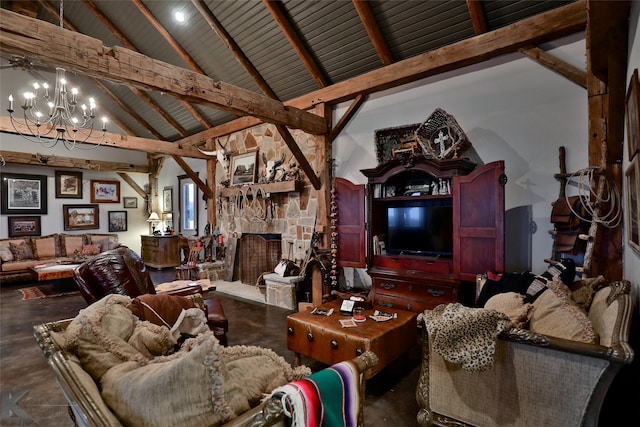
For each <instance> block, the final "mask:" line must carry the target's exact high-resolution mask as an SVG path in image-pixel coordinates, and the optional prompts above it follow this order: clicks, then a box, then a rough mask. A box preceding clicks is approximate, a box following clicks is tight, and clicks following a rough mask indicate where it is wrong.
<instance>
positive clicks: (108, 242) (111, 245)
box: [91, 237, 120, 252]
mask: <svg viewBox="0 0 640 427" xmlns="http://www.w3.org/2000/svg"><path fill="white" fill-rule="evenodd" d="M91 244H92V245H100V247H101V248H102V251H103V252H104V251H109V250H111V249H115V248H117V247H118V246H120V243H118V242H116V241H115V240H113V239H112V238H110V237H107V238H105V239H97V238H94V237H91Z"/></svg>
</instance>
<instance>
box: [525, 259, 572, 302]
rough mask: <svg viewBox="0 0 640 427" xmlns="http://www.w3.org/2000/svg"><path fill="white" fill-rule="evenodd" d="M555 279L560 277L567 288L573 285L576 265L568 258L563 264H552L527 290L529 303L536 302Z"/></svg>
mask: <svg viewBox="0 0 640 427" xmlns="http://www.w3.org/2000/svg"><path fill="white" fill-rule="evenodd" d="M555 277H559V278H560V280H562V283H564V284H565V285H567V286H569V285H570V284H572V283H573V279H574V278H575V277H576V264H575V263H574V262H573V260H572V259H570V258H566V259H563V260H562V262H556V263H552V264H550V265H549V268H547V271H545V272H544V273H542V274H541V275H539V276H536V277H535V279H534V280H533V281H532V282H531V284H530V285H529V287H528V288H527V290H526V295H527V300H528V302H533V301H535V300H536V298H538V297H539V296H540V295H541V294H542V293H543V292H544V291H545V290H546V289H547V283H548V282H549V281H550V280H553V279H554V278H555Z"/></svg>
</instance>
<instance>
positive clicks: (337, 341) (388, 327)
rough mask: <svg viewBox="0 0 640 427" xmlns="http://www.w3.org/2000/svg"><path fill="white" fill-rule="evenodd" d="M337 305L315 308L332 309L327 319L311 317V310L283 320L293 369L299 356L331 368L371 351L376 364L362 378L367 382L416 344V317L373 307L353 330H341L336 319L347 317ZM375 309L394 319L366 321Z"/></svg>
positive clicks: (330, 304) (335, 303) (413, 314)
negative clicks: (291, 353) (393, 314)
mask: <svg viewBox="0 0 640 427" xmlns="http://www.w3.org/2000/svg"><path fill="white" fill-rule="evenodd" d="M340 303H341V301H340V300H336V301H331V302H329V303H326V304H323V305H322V306H320V307H318V308H319V309H322V310H328V309H330V308H333V311H334V312H333V314H332V315H331V316H323V315H316V314H311V310H305V311H300V312H298V313H294V314H291V315H289V316H288V317H287V347H288V348H289V350H292V351H294V352H295V353H296V358H295V363H296V364H297V365H299V364H300V356H301V355H302V356H306V357H309V358H311V359H314V360H317V361H319V362H322V363H324V364H327V365H333V364H335V363H338V362H342V361H345V360H349V359H353V358H354V357H356V356H359V355H360V354H362V353H364V352H365V351H373V352H374V353H375V354H376V355H377V356H378V359H379V361H378V364H377V365H376V366H374V367H373V368H372V369H371V370H369V371H368V372H367V374H366V378H371V377H372V376H374V375H375V374H377V373H378V372H379V371H380V370H381V369H382V368H384V367H385V366H387V365H389V364H390V363H391V362H392V361H394V360H396V359H397V358H398V357H400V356H401V355H403V354H405V353H406V352H407V351H408V350H409V349H410V348H411V347H413V346H414V345H415V344H416V341H417V337H418V324H417V321H416V317H417V314H416V313H413V312H410V311H403V310H388V309H385V308H384V307H374V308H373V309H370V310H365V315H366V316H367V320H366V321H365V322H362V323H358V326H357V327H354V328H343V327H342V325H341V324H340V319H350V318H351V317H350V316H344V315H341V314H340ZM375 309H378V310H381V311H389V312H393V313H397V315H398V317H397V318H395V319H391V320H389V321H386V322H376V321H375V320H373V319H370V318H369V317H368V316H370V315H372V314H373V312H374V310H375Z"/></svg>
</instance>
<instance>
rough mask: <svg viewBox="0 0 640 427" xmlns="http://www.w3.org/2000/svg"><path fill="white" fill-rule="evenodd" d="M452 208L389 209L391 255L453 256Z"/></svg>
mask: <svg viewBox="0 0 640 427" xmlns="http://www.w3.org/2000/svg"><path fill="white" fill-rule="evenodd" d="M452 215H453V211H452V208H451V206H399V207H389V208H388V209H387V221H388V222H387V225H388V228H387V236H386V240H387V241H386V243H385V245H386V248H387V251H388V252H389V253H391V254H396V255H397V254H401V253H402V254H413V255H425V256H436V255H441V256H451V254H452V252H453V217H452Z"/></svg>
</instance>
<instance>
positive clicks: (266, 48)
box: [2, 0, 571, 141]
mask: <svg viewBox="0 0 640 427" xmlns="http://www.w3.org/2000/svg"><path fill="white" fill-rule="evenodd" d="M570 2H571V1H556V0H552V1H531V0H519V1H511V0H509V1H491V0H483V1H481V4H482V7H483V10H484V13H485V18H486V22H487V25H488V28H489V30H495V29H497V28H500V27H503V26H505V25H509V24H511V23H513V22H516V21H518V20H521V19H524V18H527V17H529V16H533V15H536V14H539V13H542V12H544V11H547V10H550V9H553V8H556V7H560V6H563V5H565V4H567V3H570ZM93 3H94V5H95V6H96V7H97V8H98V9H99V10H100V12H102V13H103V14H104V15H105V16H106V17H108V19H109V20H110V21H111V22H112V23H113V25H114V26H115V27H117V28H118V29H119V30H120V31H121V32H122V33H124V34H125V35H126V37H127V38H128V39H129V40H130V41H131V43H132V44H133V45H134V46H135V48H136V49H137V50H138V51H139V52H141V53H143V54H145V55H147V56H149V57H152V58H155V59H158V60H161V61H164V62H167V63H170V64H174V65H177V66H180V67H184V68H187V69H190V67H189V65H188V64H187V63H186V62H185V60H183V58H182V57H181V56H180V54H179V53H177V52H176V51H175V50H174V48H173V47H172V46H171V44H170V43H169V42H168V41H166V40H165V39H164V38H163V37H162V36H161V35H160V33H159V32H158V31H157V30H156V28H154V26H153V25H152V24H151V23H150V22H149V20H148V19H147V18H146V17H145V16H144V15H143V13H141V11H140V10H139V8H138V7H137V6H136V5H135V2H133V1H105V0H98V1H94V2H93ZM142 3H143V4H144V6H145V7H146V8H148V9H149V11H150V12H151V13H152V14H153V16H154V18H155V19H156V20H157V21H158V22H159V23H160V24H161V25H162V26H163V27H164V28H165V29H166V31H167V32H168V33H169V34H170V35H171V36H172V37H173V39H174V40H175V41H176V42H177V44H178V45H179V46H180V47H181V48H182V49H183V50H184V52H186V53H187V54H188V55H189V57H190V58H192V59H193V61H194V62H195V63H196V64H197V65H198V66H199V67H200V68H201V69H202V70H204V72H205V73H206V74H207V75H208V76H210V77H211V78H213V79H215V80H218V81H223V82H226V83H229V84H232V85H235V86H238V87H241V88H244V89H248V90H251V91H254V92H258V93H260V92H261V90H260V89H259V86H258V84H256V82H255V81H254V79H253V78H252V77H251V76H250V75H249V74H248V73H247V72H246V71H245V70H244V68H243V67H242V66H241V65H240V64H239V62H238V61H237V60H236V58H235V57H234V56H233V54H232V53H231V52H230V50H229V49H228V48H227V46H226V45H225V43H223V42H222V41H221V40H220V39H219V38H218V37H217V36H216V34H215V33H214V32H213V31H212V29H211V28H210V26H209V24H208V23H207V22H206V20H205V19H204V18H203V16H202V15H201V14H200V13H199V12H198V10H197V9H196V7H195V6H194V5H193V4H192V3H191V2H187V1H169V0H158V1H148V0H147V1H143V2H142ZM201 3H202V4H203V5H204V6H205V7H206V8H208V9H209V10H210V11H211V13H212V14H213V16H215V18H216V19H217V20H218V21H219V22H220V23H221V25H222V26H223V27H224V29H225V30H226V32H227V33H228V34H229V35H230V36H231V38H232V39H233V40H234V41H235V43H236V44H237V45H238V46H239V48H240V49H241V51H242V53H243V54H244V55H246V57H247V58H248V59H249V61H250V62H251V63H252V64H253V66H254V67H255V68H256V69H257V70H258V72H259V73H260V75H261V76H262V78H263V79H264V80H265V81H266V82H267V84H268V85H269V87H270V88H271V89H272V90H273V91H274V92H275V94H276V96H277V97H278V99H280V100H281V101H286V100H290V99H293V98H296V97H299V96H302V95H305V94H308V93H310V92H313V91H314V90H317V89H318V85H317V84H316V82H315V81H314V79H313V77H312V75H311V74H310V72H309V71H308V70H307V69H306V67H305V66H304V64H303V62H302V61H301V60H300V58H299V57H298V55H297V54H296V51H295V49H294V48H293V47H292V45H291V44H290V43H289V41H288V40H287V38H286V36H285V34H284V33H283V31H282V30H281V29H280V26H279V25H278V23H277V22H276V20H275V19H274V17H273V16H272V15H271V13H270V11H269V9H268V8H267V6H266V5H265V4H264V3H263V2H261V1H257V0H253V1H226V0H225V1H220V0H215V1H214V0H205V1H202V2H201ZM10 4H11V2H6V1H3V2H2V7H5V8H10V6H11V5H10ZM368 5H369V7H370V8H371V11H372V12H373V15H374V16H375V19H376V21H377V24H378V25H379V27H380V30H381V32H382V34H383V37H384V40H385V42H386V43H387V44H388V46H389V48H390V50H391V52H392V55H393V60H394V61H400V60H403V59H407V58H410V57H413V56H416V55H420V54H422V53H425V52H428V51H430V50H433V49H437V48H439V47H442V46H445V45H449V44H452V43H455V42H458V41H460V40H464V39H467V38H470V37H473V36H474V35H475V33H474V28H473V25H472V21H471V16H470V13H469V10H468V8H467V3H466V2H465V1H462V0H449V1H439V0H429V1H416V0H409V1H399V0H394V1H385V0H372V1H369V2H368ZM51 6H52V8H53V9H58V2H52V3H51ZM278 6H279V7H280V8H281V9H282V11H283V12H284V14H285V16H286V17H287V21H288V23H289V24H290V25H291V27H292V28H293V29H294V30H295V32H296V34H297V35H298V37H299V38H300V39H301V41H302V43H303V46H304V48H306V49H307V50H308V51H309V53H310V55H311V57H312V58H313V60H314V61H315V62H316V64H317V65H318V67H319V69H320V70H321V73H322V74H323V76H324V78H325V79H326V80H327V81H328V83H329V84H334V83H338V82H341V81H344V80H347V79H349V78H352V77H356V76H358V75H361V74H363V73H366V72H369V71H372V70H376V69H378V68H381V67H382V66H383V65H382V62H381V60H380V58H379V57H378V54H377V53H376V50H375V48H374V45H373V43H372V41H371V39H370V38H369V36H368V35H367V31H366V29H365V26H364V24H363V23H362V21H361V19H360V17H359V16H358V13H357V11H356V8H355V7H354V5H353V3H352V2H350V1H344V0H336V1H333V0H325V1H318V0H304V1H302V0H283V1H281V2H278ZM176 10H181V11H183V12H184V13H185V16H186V21H185V22H184V23H182V24H179V23H177V22H176V21H175V20H174V18H173V14H174V12H175V11H176ZM37 17H38V18H39V19H46V20H48V21H50V22H53V23H56V24H57V23H58V22H59V21H58V18H57V17H53V16H52V15H51V14H50V13H49V12H47V11H40V12H39V13H38V16H37ZM64 17H65V19H66V20H68V22H69V23H70V24H72V25H73V26H74V27H76V28H77V29H78V31H80V32H82V33H84V34H87V35H90V36H92V37H95V38H98V39H100V40H102V41H103V42H104V44H105V45H106V46H113V45H118V46H120V45H121V43H120V42H119V40H118V38H117V37H115V36H114V35H113V34H112V33H111V31H110V30H109V29H107V28H106V27H105V26H104V25H103V23H102V22H101V21H100V20H99V19H98V18H96V16H95V15H94V14H93V13H92V12H91V11H90V10H89V8H87V6H86V5H85V4H84V2H80V1H66V2H65V3H64ZM3 65H6V57H5V56H4V55H3ZM83 85H91V81H90V79H83ZM105 85H106V86H107V87H108V88H109V89H110V90H111V91H112V92H113V94H114V96H115V97H117V98H118V99H119V100H120V102H122V103H123V104H124V105H126V106H128V107H130V108H131V109H132V110H133V111H135V112H136V113H137V114H138V115H139V117H141V118H142V120H143V121H144V122H145V123H141V122H140V120H139V119H138V118H136V117H134V116H132V115H130V114H128V113H127V112H126V111H125V110H124V109H122V108H120V106H119V105H118V104H117V103H116V102H114V101H113V100H112V99H111V98H110V97H109V96H107V95H104V94H96V98H97V99H98V102H99V103H100V105H101V107H102V108H103V109H104V110H106V112H107V114H108V115H109V116H111V117H115V118H117V120H119V121H120V122H122V123H124V124H125V125H126V126H127V127H129V128H130V129H132V130H133V131H134V132H135V134H136V135H138V136H142V137H146V138H155V136H154V135H153V133H152V132H150V131H149V130H148V129H147V127H151V128H153V129H154V130H155V132H157V133H158V134H160V135H161V136H162V138H163V139H165V140H169V141H173V140H177V139H180V138H181V137H182V136H183V135H181V133H180V132H179V130H177V129H176V128H175V127H174V126H172V125H171V124H169V123H168V122H167V120H165V119H164V118H163V117H162V116H161V115H160V114H159V113H157V112H156V111H154V110H153V109H151V108H150V106H149V104H147V103H146V102H144V101H143V100H142V99H141V98H140V97H138V96H137V95H135V94H134V93H133V92H132V91H131V90H130V89H128V88H125V87H122V86H120V85H117V84H113V83H109V82H105ZM85 93H86V91H85ZM148 95H149V96H150V97H151V98H152V99H153V100H154V101H155V102H157V103H158V104H159V105H160V106H161V108H162V109H163V110H164V111H166V113H167V114H169V115H170V116H171V117H172V118H173V119H174V120H176V121H177V122H178V123H179V125H180V126H181V127H183V128H184V129H186V131H187V133H188V134H194V133H197V132H199V131H202V130H203V129H204V127H203V125H202V124H201V123H200V121H199V120H198V119H197V118H196V117H194V116H193V115H192V114H191V113H189V112H188V111H187V110H186V109H185V108H184V107H183V105H182V104H180V103H179V102H177V101H176V100H175V99H173V98H170V97H167V96H163V95H161V94H159V93H148ZM194 107H195V109H196V110H197V111H198V112H199V113H200V114H201V115H202V116H203V117H204V119H205V120H206V121H207V122H208V123H209V125H210V126H216V125H219V124H222V123H225V122H227V121H230V120H232V119H234V117H233V116H232V115H231V114H228V113H226V112H223V111H219V110H215V109H212V108H207V107H202V106H194Z"/></svg>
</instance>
